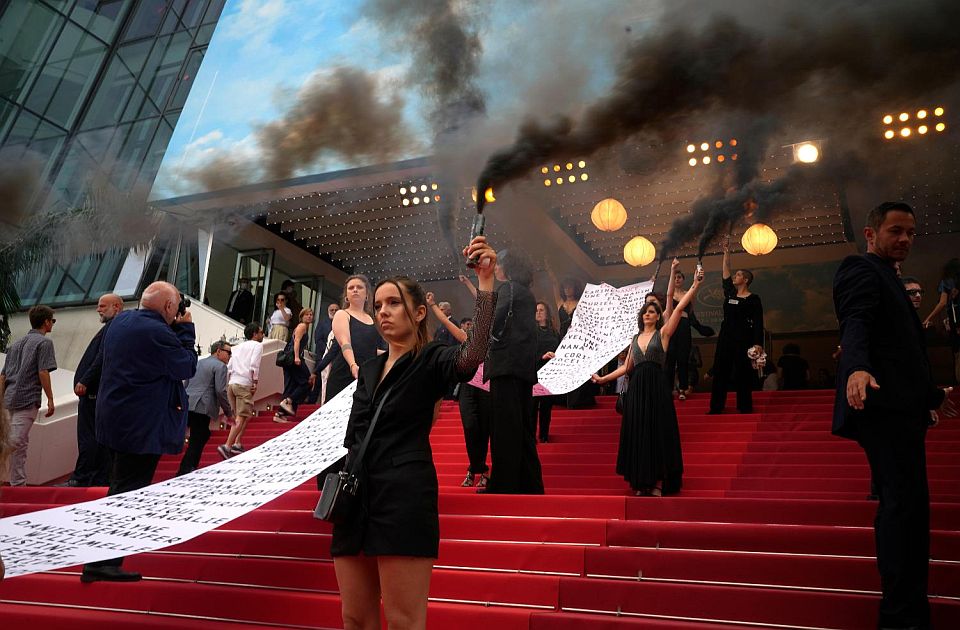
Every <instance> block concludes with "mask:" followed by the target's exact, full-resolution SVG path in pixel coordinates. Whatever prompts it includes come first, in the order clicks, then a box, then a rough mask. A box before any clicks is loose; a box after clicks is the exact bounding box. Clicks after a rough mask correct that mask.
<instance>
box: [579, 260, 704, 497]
mask: <svg viewBox="0 0 960 630" xmlns="http://www.w3.org/2000/svg"><path fill="white" fill-rule="evenodd" d="M674 264H677V261H674ZM701 280H703V272H702V271H701V272H700V273H698V274H696V276H695V277H694V279H693V285H692V286H691V287H690V290H689V291H687V292H686V293H685V294H684V296H683V299H681V300H680V303H679V304H678V305H677V308H676V309H673V310H672V311H671V312H668V313H667V321H666V323H663V319H664V318H663V316H662V313H661V311H660V307H659V306H658V305H657V304H656V303H648V304H645V305H644V306H643V308H641V309H640V315H639V322H638V324H639V328H640V332H639V334H638V335H637V336H636V337H634V338H633V340H632V341H631V342H630V352H629V353H627V360H626V361H625V362H624V364H623V365H622V366H621V367H619V368H617V369H616V370H614V371H613V372H611V373H610V374H607V375H606V376H597V375H596V374H594V376H593V379H592V380H593V382H594V383H606V382H608V381H613V380H616V379H617V378H618V377H619V376H620V375H621V374H629V375H630V384H629V385H628V387H627V393H626V395H625V396H624V401H623V422H622V424H621V426H620V446H619V448H618V450H617V473H619V474H621V475H623V478H624V479H626V480H627V481H628V482H629V483H630V487H631V488H632V489H633V490H634V492H636V494H638V495H653V496H660V495H661V494H664V493H665V494H672V493H675V492H679V491H680V487H681V486H682V485H683V453H682V451H681V447H680V429H679V427H678V425H677V413H676V410H675V409H674V407H673V398H672V396H671V394H670V390H669V389H668V388H667V386H666V384H665V378H666V377H665V373H664V365H665V364H666V355H667V348H669V346H670V337H671V336H672V335H673V333H674V331H676V329H677V324H678V323H679V321H680V317H681V313H682V312H683V309H684V308H686V306H687V304H689V303H690V301H691V300H693V298H694V297H695V296H696V294H697V291H698V290H699V288H700V282H701Z"/></svg>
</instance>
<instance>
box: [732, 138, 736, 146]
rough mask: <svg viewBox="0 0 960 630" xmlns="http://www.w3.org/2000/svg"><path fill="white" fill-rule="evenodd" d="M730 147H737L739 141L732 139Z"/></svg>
mask: <svg viewBox="0 0 960 630" xmlns="http://www.w3.org/2000/svg"><path fill="white" fill-rule="evenodd" d="M730 146H731V147H735V146H737V139H736V138H731V139H730Z"/></svg>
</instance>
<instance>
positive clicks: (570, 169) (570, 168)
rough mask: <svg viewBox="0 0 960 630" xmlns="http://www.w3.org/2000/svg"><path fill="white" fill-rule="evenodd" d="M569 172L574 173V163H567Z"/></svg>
mask: <svg viewBox="0 0 960 630" xmlns="http://www.w3.org/2000/svg"><path fill="white" fill-rule="evenodd" d="M567 170H568V171H572V170H573V163H572V162H567Z"/></svg>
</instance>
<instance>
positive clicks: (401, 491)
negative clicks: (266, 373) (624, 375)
mask: <svg viewBox="0 0 960 630" xmlns="http://www.w3.org/2000/svg"><path fill="white" fill-rule="evenodd" d="M464 255H465V256H468V257H476V258H478V259H479V260H480V264H479V265H478V266H477V269H476V270H477V277H478V279H479V291H478V292H477V302H476V315H475V317H474V322H475V324H474V325H475V327H476V330H477V334H476V335H473V336H471V337H470V338H469V339H468V341H467V342H466V343H464V344H461V345H459V346H446V345H441V344H439V343H436V342H429V336H430V334H429V332H428V330H427V305H426V296H425V295H424V292H423V289H422V288H421V287H420V285H419V284H417V283H416V282H415V281H413V280H411V279H410V278H406V277H398V278H393V279H390V280H385V281H383V282H381V283H380V284H379V285H377V288H376V291H375V299H374V312H375V315H376V324H377V328H378V329H379V331H380V334H381V335H382V336H383V338H384V339H386V341H387V343H388V346H389V350H388V351H387V353H385V354H381V355H379V356H377V357H376V358H373V359H370V360H369V361H367V362H365V363H364V364H363V365H362V366H360V371H359V375H358V380H357V391H356V393H355V394H354V397H353V409H352V411H351V413H350V420H349V422H348V424H347V432H346V438H345V439H344V446H345V447H346V448H347V449H349V453H348V455H347V461H348V462H349V461H350V459H351V458H353V457H356V454H357V451H358V450H359V448H360V444H361V442H362V441H363V438H364V436H365V435H366V432H367V428H368V427H369V426H370V422H371V420H372V419H373V415H374V410H375V409H376V408H377V406H378V405H380V404H381V402H382V404H383V407H382V410H381V412H380V417H379V419H378V420H377V424H376V427H375V428H374V435H373V436H372V437H371V439H370V442H369V444H368V447H367V451H366V455H365V457H364V461H363V464H362V467H361V471H360V485H359V499H360V504H361V506H360V509H358V510H357V513H356V514H355V515H354V517H353V518H352V519H350V520H348V521H347V522H345V523H342V524H337V525H335V526H334V528H333V542H332V544H331V548H330V553H331V555H332V556H333V558H334V568H335V570H336V573H337V583H338V584H339V586H340V597H341V602H342V606H343V622H344V627H345V628H378V627H379V626H380V599H381V596H382V599H383V608H384V614H385V616H386V618H387V624H388V625H389V626H390V627H405V628H425V627H426V619H427V592H428V591H429V588H430V573H431V571H432V570H433V562H434V560H435V559H436V557H437V554H438V550H439V545H440V518H439V511H438V507H437V501H438V491H437V472H436V469H435V468H434V465H433V454H432V453H431V450H430V429H431V428H432V426H433V423H434V421H435V420H436V415H437V410H438V405H439V403H440V399H441V398H442V397H443V394H444V392H446V391H447V386H448V384H449V383H451V382H453V381H460V382H463V381H468V380H470V378H472V377H473V375H474V374H475V373H476V371H477V367H478V366H479V365H480V363H481V362H482V361H483V359H484V356H485V355H486V353H487V343H488V339H489V336H490V329H491V322H492V321H493V312H494V307H495V306H496V296H495V294H494V293H493V269H494V265H495V263H496V254H494V252H493V250H492V249H490V247H489V246H488V245H487V243H486V240H485V239H484V237H477V238H475V239H473V241H472V242H471V243H470V246H469V247H467V248H466V249H465V250H464Z"/></svg>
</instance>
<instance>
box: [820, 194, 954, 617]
mask: <svg viewBox="0 0 960 630" xmlns="http://www.w3.org/2000/svg"><path fill="white" fill-rule="evenodd" d="M863 232H864V236H865V237H866V240H867V253H866V254H865V255H863V256H849V257H847V258H846V259H845V260H844V261H843V262H842V263H841V265H840V268H839V269H838V270H837V275H836V277H835V278H834V282H833V302H834V307H835V309H836V313H837V319H838V320H839V323H840V346H841V347H842V348H843V352H842V353H841V355H840V364H839V374H838V378H837V397H836V402H835V404H834V413H833V433H834V434H835V435H839V436H842V437H846V438H850V439H854V440H857V442H858V443H859V444H860V446H861V447H862V448H863V450H864V451H865V452H866V455H867V460H868V461H869V463H870V471H871V474H872V476H873V478H874V480H875V481H876V484H877V490H878V492H879V495H880V505H879V507H878V509H877V516H876V519H875V521H874V531H875V534H876V541H877V566H878V568H879V570H880V580H881V585H882V588H883V598H882V600H881V602H880V620H879V626H880V627H881V628H926V627H928V626H929V624H930V610H929V604H928V602H927V572H928V565H929V557H930V495H929V491H928V489H927V468H926V448H925V444H924V439H925V438H926V432H927V420H928V418H929V417H930V410H931V409H937V408H938V407H939V408H940V409H941V412H942V413H944V414H946V415H951V414H952V413H953V412H954V409H953V406H952V405H951V404H950V403H949V402H947V401H946V393H948V392H949V390H940V389H937V388H936V387H934V384H933V378H932V375H931V372H930V362H929V360H928V358H927V352H926V348H925V344H924V339H923V328H922V326H921V324H920V318H919V317H917V314H916V311H915V309H914V308H913V305H912V304H911V303H910V299H909V298H908V296H907V293H906V291H904V288H903V284H902V283H901V282H900V279H899V278H898V277H897V273H896V267H895V265H896V263H898V262H902V261H904V260H905V259H906V258H907V255H908V254H909V253H910V247H911V246H912V245H913V239H914V236H915V233H916V220H915V219H914V214H913V209H912V208H910V206H908V205H907V204H905V203H899V202H896V203H895V202H888V203H884V204H881V205H880V206H878V207H877V208H875V209H874V210H872V211H871V212H870V214H869V215H868V216H867V225H866V227H864V230H863Z"/></svg>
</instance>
